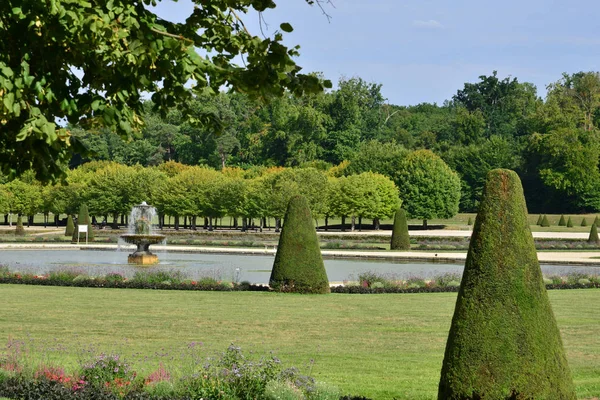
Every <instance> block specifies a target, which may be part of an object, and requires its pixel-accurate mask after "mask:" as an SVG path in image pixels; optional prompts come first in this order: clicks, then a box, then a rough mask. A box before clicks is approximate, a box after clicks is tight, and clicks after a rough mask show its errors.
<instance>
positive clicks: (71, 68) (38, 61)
mask: <svg viewBox="0 0 600 400" xmlns="http://www.w3.org/2000/svg"><path fill="white" fill-rule="evenodd" d="M306 1H307V3H309V4H313V3H315V1H313V0H306ZM317 3H318V1H317ZM155 4H156V1H155V0H136V1H130V0H99V1H94V2H89V1H73V0H52V1H38V0H5V1H2V2H0V35H1V36H2V37H3V38H4V40H2V41H0V97H1V101H0V126H1V129H2V135H0V160H2V161H1V162H0V168H1V170H2V171H3V173H6V174H10V175H15V174H19V173H22V172H23V171H26V170H29V169H33V170H34V171H35V172H36V174H37V176H38V178H40V179H49V178H55V177H57V176H59V175H60V174H61V173H62V172H63V170H64V167H65V166H66V163H67V162H68V161H69V159H70V157H71V155H72V154H73V152H74V151H77V150H81V149H82V147H81V146H80V145H79V143H78V141H77V140H75V139H74V137H73V135H72V134H71V132H70V129H69V128H67V127H63V126H59V125H57V123H56V122H57V119H62V120H63V121H67V122H68V123H70V124H79V125H81V126H83V127H98V126H105V127H108V128H109V129H111V130H112V131H114V132H117V133H118V134H120V135H124V136H129V135H131V134H132V132H134V131H136V130H139V129H140V128H141V126H142V124H143V120H142V113H143V102H142V93H144V92H146V93H152V101H153V103H154V106H155V107H156V109H157V110H159V111H161V114H162V115H166V113H167V111H168V108H169V107H173V106H176V105H177V106H181V107H182V109H183V112H184V113H186V107H187V104H189V100H190V99H191V98H193V97H194V96H196V95H201V94H215V93H218V92H219V90H222V88H223V87H229V88H231V89H233V90H235V91H239V92H243V93H246V94H247V95H249V96H251V97H255V98H270V97H272V96H280V95H282V94H283V93H284V92H285V91H286V90H288V91H290V92H291V93H293V94H296V95H300V94H303V93H305V92H319V91H322V90H323V87H324V86H329V85H330V84H329V83H328V82H327V81H325V82H323V81H322V80H320V79H319V78H318V77H317V76H315V75H307V74H301V73H300V72H299V71H300V67H299V66H298V65H297V64H296V62H295V61H294V57H296V56H298V47H297V46H296V47H291V48H288V47H286V46H284V45H283V33H284V32H291V31H292V30H293V28H292V27H291V25H290V24H288V23H282V24H281V25H280V30H278V31H277V32H276V33H275V34H274V35H273V37H267V38H260V37H258V36H255V35H252V34H251V33H250V32H248V30H247V29H246V27H245V25H244V22H243V21H242V19H240V15H244V14H245V13H246V12H248V11H249V10H251V9H253V10H256V11H258V12H262V11H264V10H266V9H268V8H273V7H275V3H274V2H273V1H272V0H214V1H210V2H207V1H203V0H194V4H195V7H194V9H193V11H192V12H191V14H190V15H189V16H188V17H187V18H186V19H185V22H184V23H175V22H171V21H167V20H165V19H162V18H160V17H159V16H158V15H156V14H155V13H154V12H152V11H151V9H150V8H149V7H150V6H151V5H155ZM237 57H242V58H243V60H244V62H243V65H241V66H240V65H237V62H236V58H237ZM190 82H191V84H192V90H188V88H187V86H188V85H189V84H190ZM189 120H190V121H191V122H201V123H204V124H208V125H210V124H213V125H218V123H217V122H216V121H217V118H215V115H214V114H210V113H207V114H203V115H199V116H194V118H190V119H189Z"/></svg>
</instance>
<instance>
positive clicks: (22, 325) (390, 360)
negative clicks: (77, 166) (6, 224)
mask: <svg viewBox="0 0 600 400" xmlns="http://www.w3.org/2000/svg"><path fill="white" fill-rule="evenodd" d="M549 295H550V299H551V302H552V305H553V307H554V311H555V314H556V317H557V321H558V324H559V327H560V329H561V332H562V335H563V340H564V344H565V347H566V349H567V356H568V359H569V362H570V365H571V368H572V371H573V375H574V378H575V382H576V385H577V392H578V396H579V397H580V398H592V397H595V396H600V334H599V332H600V306H599V305H600V290H595V289H587V290H568V291H551V292H549ZM0 299H1V301H0V304H1V306H0V341H3V342H5V341H7V340H8V339H9V338H13V339H24V340H25V341H26V342H27V343H29V344H33V346H34V347H37V348H44V347H47V348H51V349H52V351H49V352H48V354H49V355H48V356H47V358H46V361H47V362H52V361H55V360H60V361H61V362H67V363H71V364H75V362H76V360H77V358H78V356H79V357H81V351H77V350H81V349H83V348H84V347H86V348H87V347H88V346H89V345H92V344H93V345H95V346H96V349H102V350H105V351H118V352H120V353H121V354H123V355H124V356H127V357H129V358H130V359H131V360H133V364H134V366H135V367H136V368H137V369H138V370H144V368H153V367H152V366H149V365H146V366H144V365H143V364H144V358H143V356H144V355H148V356H154V359H155V358H156V353H159V354H160V357H162V358H161V359H162V360H163V362H165V364H167V365H173V364H175V363H177V362H179V361H178V360H179V358H178V355H177V354H179V352H180V351H184V352H185V351H186V349H187V346H188V344H189V343H191V342H198V341H199V342H203V343H204V345H203V347H205V348H207V350H206V353H207V355H208V354H210V353H211V351H216V350H219V351H220V350H224V349H225V348H226V347H227V346H228V345H229V344H230V343H232V342H234V343H235V344H236V345H239V346H241V347H242V349H244V350H245V351H247V352H250V351H254V352H257V353H264V352H268V351H271V350H272V351H274V353H275V354H276V355H277V356H278V357H279V358H281V359H282V360H283V362H284V363H285V364H286V365H296V366H299V367H303V368H304V371H305V372H310V373H311V374H312V375H314V376H316V377H317V378H318V379H320V380H323V381H326V382H329V383H332V384H336V385H338V386H340V387H341V388H342V389H343V390H344V392H347V393H352V394H361V395H365V396H368V397H372V398H374V399H391V398H394V397H395V398H398V399H434V398H436V394H437V383H438V379H439V370H440V367H441V362H442V357H443V351H444V346H445V342H446V336H447V333H448V329H449V327H450V320H451V317H452V312H453V309H454V302H455V299H456V294H451V293H437V294H384V295H338V294H336V295H321V296H301V295H282V294H272V293H250V292H240V293H218V292H213V293H210V292H177V291H152V290H120V289H89V288H59V287H41V286H22V285H0ZM61 344H68V346H67V348H66V349H65V348H62V346H61ZM140 355H141V356H140ZM136 360H137V361H136ZM311 360H313V361H314V364H312V366H311ZM145 363H147V364H150V363H156V361H152V362H151V361H145Z"/></svg>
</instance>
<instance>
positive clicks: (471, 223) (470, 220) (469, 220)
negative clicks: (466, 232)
mask: <svg viewBox="0 0 600 400" xmlns="http://www.w3.org/2000/svg"><path fill="white" fill-rule="evenodd" d="M467 225H469V226H471V225H473V220H472V219H471V217H469V219H468V220H467Z"/></svg>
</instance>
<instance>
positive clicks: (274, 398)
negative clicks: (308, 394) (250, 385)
mask: <svg viewBox="0 0 600 400" xmlns="http://www.w3.org/2000/svg"><path fill="white" fill-rule="evenodd" d="M304 398H305V397H304V393H302V391H301V390H300V389H298V388H297V387H296V386H294V384H292V383H291V382H285V381H283V382H281V381H276V380H273V381H269V382H268V383H267V386H266V387H265V399H266V400H304Z"/></svg>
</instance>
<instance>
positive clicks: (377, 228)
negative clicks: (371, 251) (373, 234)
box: [373, 218, 381, 231]
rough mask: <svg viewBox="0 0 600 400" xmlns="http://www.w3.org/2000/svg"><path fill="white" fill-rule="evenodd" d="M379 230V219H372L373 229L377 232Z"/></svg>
mask: <svg viewBox="0 0 600 400" xmlns="http://www.w3.org/2000/svg"><path fill="white" fill-rule="evenodd" d="M380 228H381V221H380V220H379V218H373V229H375V230H376V231H378V230H379V229H380Z"/></svg>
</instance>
